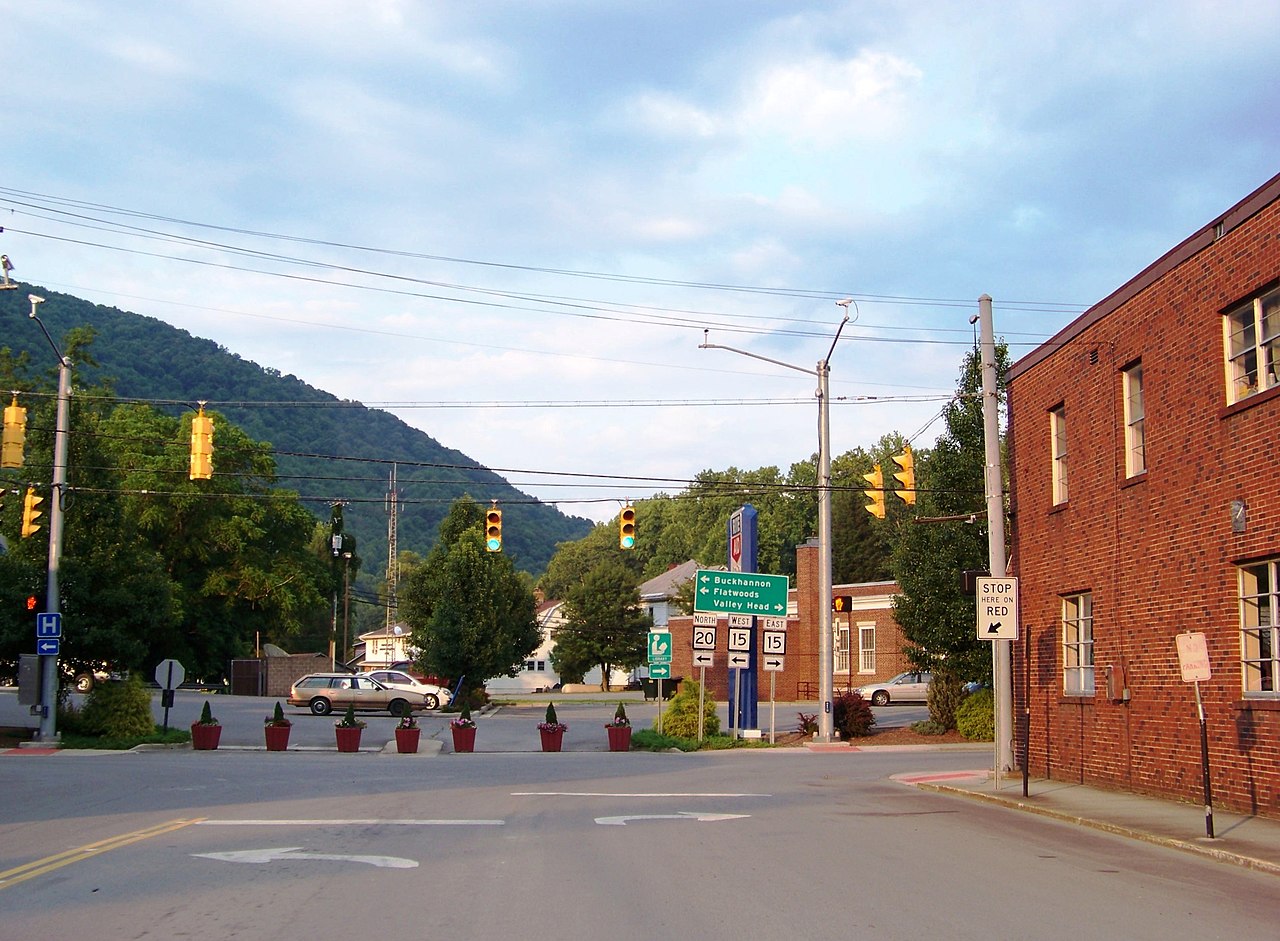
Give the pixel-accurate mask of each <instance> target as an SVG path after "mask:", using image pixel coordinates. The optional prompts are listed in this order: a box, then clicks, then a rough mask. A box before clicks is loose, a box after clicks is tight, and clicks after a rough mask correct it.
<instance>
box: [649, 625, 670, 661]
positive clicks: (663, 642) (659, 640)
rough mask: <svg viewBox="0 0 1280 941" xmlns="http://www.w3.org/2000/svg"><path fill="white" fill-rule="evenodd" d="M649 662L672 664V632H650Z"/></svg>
mask: <svg viewBox="0 0 1280 941" xmlns="http://www.w3.org/2000/svg"><path fill="white" fill-rule="evenodd" d="M649 662H650V663H670V662H671V632H670V631H650V632H649Z"/></svg>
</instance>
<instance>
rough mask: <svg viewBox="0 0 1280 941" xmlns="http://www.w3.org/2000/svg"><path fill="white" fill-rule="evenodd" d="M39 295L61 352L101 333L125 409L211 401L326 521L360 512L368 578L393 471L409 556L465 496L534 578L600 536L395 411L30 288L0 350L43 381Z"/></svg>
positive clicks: (0, 328)
mask: <svg viewBox="0 0 1280 941" xmlns="http://www.w3.org/2000/svg"><path fill="white" fill-rule="evenodd" d="M29 292H35V293H37V294H39V295H40V296H42V297H44V298H46V299H47V302H46V303H45V304H44V305H42V306H41V308H40V316H41V319H42V320H43V321H44V323H45V325H46V326H47V327H48V329H49V332H50V333H51V334H52V335H53V338H54V340H55V341H59V342H60V340H61V337H62V336H63V335H64V334H65V333H66V331H67V330H70V329H72V328H75V327H90V328H92V329H93V331H94V333H95V339H94V342H93V344H92V346H91V347H90V354H91V356H92V358H93V359H94V360H95V361H96V363H95V364H88V363H77V364H76V369H77V372H78V374H79V375H81V376H83V378H84V381H85V383H86V384H90V385H103V384H105V385H107V386H108V387H110V388H111V389H112V390H113V391H114V392H115V393H116V394H117V395H119V396H120V397H121V398H122V399H137V400H145V401H147V402H150V403H153V404H156V406H157V407H158V408H160V409H161V410H162V411H165V412H167V413H169V414H175V415H176V414H179V413H181V412H183V411H185V410H186V409H187V408H188V406H190V407H194V406H195V403H196V402H197V401H200V400H203V401H206V402H208V403H209V404H208V405H207V408H208V410H209V411H211V412H215V413H217V414H221V415H224V416H226V418H227V419H229V420H230V421H231V422H233V423H235V424H236V425H237V426H239V427H240V428H241V429H242V430H243V431H244V432H245V433H246V434H248V435H249V436H250V437H251V438H253V439H256V440H258V441H263V442H267V443H268V444H270V446H271V447H272V448H273V450H274V451H275V452H276V462H277V468H278V471H279V480H278V483H279V485H280V486H282V487H286V488H289V489H293V490H296V491H297V492H298V493H299V494H300V495H301V497H302V498H303V503H304V505H306V506H307V507H309V508H310V509H311V510H312V511H313V512H314V513H315V514H316V515H317V517H319V518H321V519H325V520H327V519H328V518H329V504H330V503H331V502H332V501H334V500H345V501H349V502H348V505H347V507H346V510H345V512H344V519H345V525H346V531H347V532H348V533H350V534H353V535H354V536H355V537H356V539H357V540H358V546H359V550H358V551H359V554H360V557H361V560H362V562H363V566H362V571H363V573H364V574H365V576H366V577H368V576H372V577H375V578H380V577H381V575H382V573H383V572H384V571H385V570H386V559H387V512H386V509H385V504H386V494H387V489H388V477H389V474H390V471H391V468H392V464H393V462H394V463H395V464H396V469H397V480H398V485H399V487H398V489H399V491H400V494H401V495H400V516H399V525H398V530H397V544H398V547H399V548H400V550H401V551H405V550H412V551H414V552H417V553H419V554H423V555H425V554H426V552H427V551H428V550H429V549H430V548H431V546H432V544H433V542H434V540H435V537H436V530H437V527H438V525H439V523H440V520H441V519H442V518H443V517H444V516H445V515H446V514H447V513H448V510H449V507H450V505H451V504H452V503H453V501H454V500H455V499H457V498H458V497H460V496H462V495H463V494H464V493H467V494H470V495H471V496H472V497H473V498H475V499H476V500H477V501H480V502H487V501H489V500H494V499H496V500H498V501H500V502H501V503H502V505H503V510H504V527H503V530H504V551H505V552H507V553H509V554H510V556H511V559H512V561H513V562H514V563H515V565H516V566H517V567H518V568H520V569H522V570H524V571H528V572H530V573H533V574H537V573H539V572H541V571H542V570H543V569H544V568H545V567H546V564H547V562H548V560H549V559H550V558H551V555H552V553H553V552H554V551H555V546H556V544H557V543H559V542H563V541H565V540H572V539H578V538H580V537H581V536H583V535H585V534H586V533H587V532H588V531H589V530H590V529H591V523H590V521H588V520H585V519H582V518H579V517H570V516H566V515H564V514H563V513H561V512H560V511H559V510H557V509H556V508H555V507H552V506H547V505H545V504H541V503H537V502H532V501H531V500H530V498H529V497H528V496H526V495H525V494H523V493H521V492H519V491H518V490H516V489H515V488H514V487H512V486H511V485H510V484H508V483H507V482H506V481H505V480H504V479H503V478H502V477H500V476H498V475H497V474H495V473H493V472H491V471H489V470H486V469H484V468H480V467H478V466H477V465H476V462H475V461H473V460H472V459H470V458H468V457H467V456H466V455H465V454H463V453H461V452H459V451H455V450H452V449H451V448H447V447H445V446H444V445H442V444H441V443H439V442H438V441H436V440H435V439H434V438H432V437H431V436H430V435H427V434H425V433H423V432H421V431H419V430H417V429H415V428H412V427H410V426H409V425H407V424H405V423H404V422H403V421H401V420H400V419H399V418H396V417H395V416H394V415H391V414H390V413H388V412H384V411H381V410H378V409H371V408H365V407H364V406H363V405H361V404H360V403H358V402H347V401H342V400H339V399H337V398H335V397H334V396H332V395H330V394H329V393H327V392H324V391H322V390H320V389H316V388H314V387H312V386H309V385H307V384H306V383H305V382H302V381H301V380H300V379H298V378H297V377H295V376H292V375H281V374H280V373H279V372H278V371H277V370H273V369H271V368H269V367H265V366H259V365H258V364H256V363H253V362H250V361H248V360H245V359H242V358H240V357H239V356H237V355H236V354H235V353H233V352H231V351H229V350H226V349H224V348H222V347H221V346H219V345H218V344H216V343H214V342H212V341H211V340H205V339H201V338H199V337H193V336H192V335H191V334H189V333H187V332H186V331H185V330H179V329H177V328H175V327H172V326H170V325H168V324H166V323H164V322H162V321H160V320H156V319H154V318H151V317H145V316H142V315H139V314H134V313H130V312H128V311H122V310H118V309H116V308H114V307H104V306H101V305H97V304H91V303H89V302H87V301H84V300H81V299H79V298H76V297H73V296H71V295H67V294H59V293H57V292H55V291H48V290H46V289H44V288H41V287H39V286H36V285H20V286H19V290H15V291H3V292H0V348H8V349H10V350H12V352H13V353H14V354H15V355H20V354H21V353H23V352H26V353H28V354H29V355H30V368H31V370H32V372H33V374H40V373H43V372H46V371H47V370H46V366H47V367H48V370H52V369H53V368H54V365H55V364H54V361H53V354H52V351H51V350H50V349H49V346H48V343H47V341H46V340H45V338H44V336H43V335H42V334H41V333H40V330H39V327H37V326H36V325H35V324H34V323H33V322H32V321H31V320H30V319H29V318H28V316H27V314H28V312H29V310H30V303H29V302H28V300H27V295H28V293H29ZM160 403H164V404H160ZM215 449H216V436H215ZM215 466H216V457H215ZM72 476H73V477H74V468H73V469H72Z"/></svg>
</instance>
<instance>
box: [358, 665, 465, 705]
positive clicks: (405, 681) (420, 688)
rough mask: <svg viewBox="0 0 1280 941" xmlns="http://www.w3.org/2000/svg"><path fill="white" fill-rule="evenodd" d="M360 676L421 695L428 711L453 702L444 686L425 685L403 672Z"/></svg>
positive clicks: (384, 672) (373, 672) (385, 672)
mask: <svg viewBox="0 0 1280 941" xmlns="http://www.w3.org/2000/svg"><path fill="white" fill-rule="evenodd" d="M360 675H361V676H367V677H369V678H370V679H374V680H377V681H378V682H379V683H381V684H382V685H383V686H390V687H392V688H393V689H406V690H412V691H413V692H415V693H421V694H422V695H423V697H424V698H425V700H426V703H427V708H428V709H439V708H440V707H441V706H447V705H449V703H451V702H452V701H453V694H452V693H450V692H449V691H448V690H447V689H445V688H444V687H443V686H436V685H435V684H434V683H423V682H422V681H421V680H418V679H415V678H414V677H412V676H410V675H409V674H408V673H405V672H404V671H403V670H368V671H366V672H364V673H361V674H360Z"/></svg>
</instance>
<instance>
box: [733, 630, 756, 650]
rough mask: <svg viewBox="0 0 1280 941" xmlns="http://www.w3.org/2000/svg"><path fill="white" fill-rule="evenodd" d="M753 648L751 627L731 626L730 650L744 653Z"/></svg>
mask: <svg viewBox="0 0 1280 941" xmlns="http://www.w3.org/2000/svg"><path fill="white" fill-rule="evenodd" d="M750 649H751V629H750V628H747V627H731V628H729V650H730V651H731V652H734V653H744V652H746V651H749V650H750Z"/></svg>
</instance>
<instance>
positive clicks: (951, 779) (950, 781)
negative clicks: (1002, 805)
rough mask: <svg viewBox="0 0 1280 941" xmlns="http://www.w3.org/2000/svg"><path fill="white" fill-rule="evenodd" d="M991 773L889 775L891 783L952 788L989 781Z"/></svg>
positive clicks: (955, 772)
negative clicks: (948, 786)
mask: <svg viewBox="0 0 1280 941" xmlns="http://www.w3.org/2000/svg"><path fill="white" fill-rule="evenodd" d="M990 778H991V772H990V771H988V770H986V769H985V768H983V769H978V770H973V771H904V772H902V773H901V774H894V775H890V780H891V781H896V782H898V783H899V784H906V785H908V786H909V787H919V786H920V785H922V784H933V785H941V786H947V785H950V786H952V787H973V786H974V785H976V784H983V783H985V782H986V781H988V780H990Z"/></svg>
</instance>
